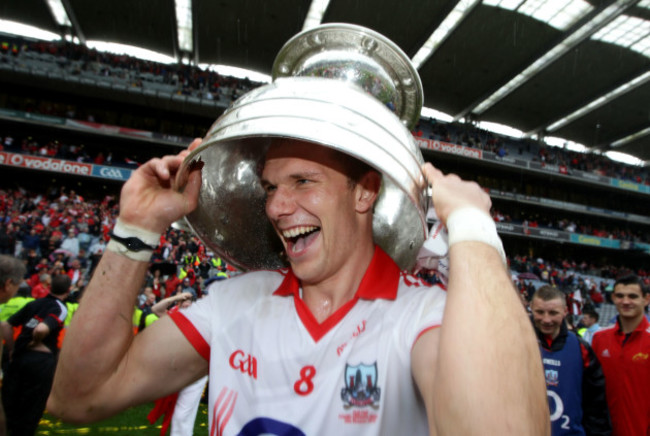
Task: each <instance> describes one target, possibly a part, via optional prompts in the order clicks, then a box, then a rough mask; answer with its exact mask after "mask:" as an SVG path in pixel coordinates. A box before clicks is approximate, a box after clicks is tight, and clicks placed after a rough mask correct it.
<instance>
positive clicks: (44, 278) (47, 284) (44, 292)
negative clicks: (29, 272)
mask: <svg viewBox="0 0 650 436" xmlns="http://www.w3.org/2000/svg"><path fill="white" fill-rule="evenodd" d="M51 287H52V276H51V275H49V274H47V273H42V274H40V275H39V276H38V284H36V286H34V287H33V288H32V297H33V298H35V299H38V298H43V297H46V296H48V295H49V294H50V288H51Z"/></svg>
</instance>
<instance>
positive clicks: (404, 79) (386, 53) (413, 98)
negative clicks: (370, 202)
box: [271, 23, 424, 129]
mask: <svg viewBox="0 0 650 436" xmlns="http://www.w3.org/2000/svg"><path fill="white" fill-rule="evenodd" d="M332 34H334V35H337V36H343V35H345V36H346V37H345V38H337V40H336V43H337V44H336V47H328V46H327V45H326V42H327V41H331V38H328V36H329V35H332ZM367 38H371V39H367ZM366 46H373V48H372V49H369V48H368V47H366ZM331 48H337V49H343V50H346V51H355V52H357V53H358V54H360V55H365V56H366V57H367V58H369V59H373V60H375V61H377V62H378V64H379V65H380V66H381V67H382V68H383V69H384V72H385V73H387V75H388V76H389V77H391V79H393V81H394V83H393V85H394V86H395V87H396V91H397V92H398V93H399V94H400V97H401V99H402V101H404V102H411V104H406V103H405V104H404V107H403V110H399V109H398V108H396V110H395V115H396V116H397V117H398V118H399V119H400V120H401V121H402V123H403V124H404V125H405V126H406V127H407V128H409V129H412V128H413V127H414V126H415V125H416V124H417V123H418V121H419V119H420V115H421V112H422V106H423V104H424V88H423V86H422V80H421V79H420V75H419V74H418V72H417V69H416V68H415V66H414V65H413V63H412V62H411V59H410V58H409V57H408V56H407V55H406V53H404V51H403V50H402V49H401V48H400V47H399V46H398V45H397V44H395V43H394V42H393V41H391V40H390V39H389V38H387V37H386V36H384V35H382V34H381V33H379V32H377V31H375V30H372V29H369V28H367V27H363V26H360V25H357V24H350V23H327V24H321V25H319V26H316V27H312V28H310V29H307V30H304V31H302V32H300V33H298V34H296V35H294V36H293V37H292V38H291V39H289V40H288V41H287V42H286V43H285V44H284V46H282V48H281V49H280V51H279V52H278V54H277V56H276V57H275V60H274V62H273V67H272V69H271V78H272V80H273V81H275V80H276V79H278V78H281V77H296V76H299V75H300V74H297V71H296V69H297V68H299V67H300V66H301V65H304V64H305V62H306V60H307V59H309V58H311V57H313V56H315V55H318V54H320V53H322V52H323V51H326V50H328V49H331ZM334 80H336V79H334ZM350 83H353V82H350ZM409 90H410V92H409ZM371 95H372V94H371ZM375 98H376V96H375Z"/></svg>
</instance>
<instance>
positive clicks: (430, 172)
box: [422, 162, 444, 185]
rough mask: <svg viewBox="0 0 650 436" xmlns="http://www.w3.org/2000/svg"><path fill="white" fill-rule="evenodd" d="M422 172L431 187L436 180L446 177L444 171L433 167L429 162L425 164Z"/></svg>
mask: <svg viewBox="0 0 650 436" xmlns="http://www.w3.org/2000/svg"><path fill="white" fill-rule="evenodd" d="M422 171H423V172H424V176H425V177H426V179H427V183H429V185H433V184H434V183H435V181H436V180H438V179H440V178H441V177H444V174H443V173H442V171H440V170H439V169H438V168H436V167H434V166H433V165H431V164H430V163H429V162H427V163H425V164H424V166H423V167H422Z"/></svg>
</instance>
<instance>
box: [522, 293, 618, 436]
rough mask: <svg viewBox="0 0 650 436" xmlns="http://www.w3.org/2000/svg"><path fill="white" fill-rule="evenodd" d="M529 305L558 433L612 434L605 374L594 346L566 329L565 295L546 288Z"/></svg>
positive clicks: (556, 434) (553, 422) (553, 419)
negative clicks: (593, 348) (592, 347)
mask: <svg viewBox="0 0 650 436" xmlns="http://www.w3.org/2000/svg"><path fill="white" fill-rule="evenodd" d="M530 306H531V311H532V313H533V323H534V325H535V332H536V333H537V338H538V341H539V345H540V351H541V353H542V361H543V364H544V374H545V376H546V392H547V395H548V397H549V407H550V412H551V426H552V434H553V436H560V435H587V436H605V435H611V431H612V430H611V423H610V419H609V410H608V408H607V400H606V398H605V377H604V375H603V371H602V369H601V366H600V362H599V361H598V359H597V358H596V355H595V354H594V352H593V350H592V349H591V347H590V346H589V344H588V343H587V342H586V341H584V340H583V339H582V338H580V337H579V336H578V335H576V334H574V333H573V332H570V331H568V329H567V325H566V322H565V318H566V315H567V314H568V309H567V305H566V298H565V296H564V294H563V293H562V292H561V291H560V290H558V289H557V288H553V287H551V286H542V287H540V288H539V289H538V290H537V291H536V292H535V294H534V295H533V299H532V301H531V305H530Z"/></svg>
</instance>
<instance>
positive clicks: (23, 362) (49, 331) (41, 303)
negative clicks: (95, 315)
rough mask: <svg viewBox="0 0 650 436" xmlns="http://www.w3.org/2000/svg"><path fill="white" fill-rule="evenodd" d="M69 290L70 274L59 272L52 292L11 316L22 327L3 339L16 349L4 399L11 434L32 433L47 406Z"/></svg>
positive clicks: (9, 322)
mask: <svg viewBox="0 0 650 436" xmlns="http://www.w3.org/2000/svg"><path fill="white" fill-rule="evenodd" d="M69 292H70V278H69V277H68V276H65V275H59V276H56V277H54V278H53V279H52V289H51V292H50V295H48V296H47V297H45V298H41V299H39V300H34V301H32V302H30V303H27V304H26V305H25V306H24V307H23V308H22V309H20V310H19V311H18V312H17V313H15V314H14V315H13V316H11V318H9V320H8V324H9V325H11V326H13V327H18V326H20V327H21V332H20V334H19V335H18V338H17V339H16V342H15V346H14V341H13V336H12V335H11V334H7V332H9V331H10V330H9V329H7V328H6V327H4V326H3V330H4V339H5V342H6V343H7V346H8V348H9V349H10V350H11V349H13V353H12V357H11V362H10V364H9V368H8V370H7V374H6V380H5V383H4V388H3V392H2V395H3V397H2V401H3V403H4V407H5V410H6V412H7V429H8V430H9V434H10V435H12V436H13V435H21V436H22V435H33V434H35V433H36V428H37V427H38V422H39V421H40V419H41V416H42V415H43V411H44V410H45V402H46V401H47V397H48V395H49V393H50V388H51V386H52V378H53V377H54V370H55V368H56V361H57V354H58V351H59V349H58V335H59V332H60V331H61V329H62V328H63V322H64V320H65V318H66V316H67V314H68V311H67V308H66V305H65V304H64V303H63V301H64V300H65V298H66V297H67V295H68V293H69Z"/></svg>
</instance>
